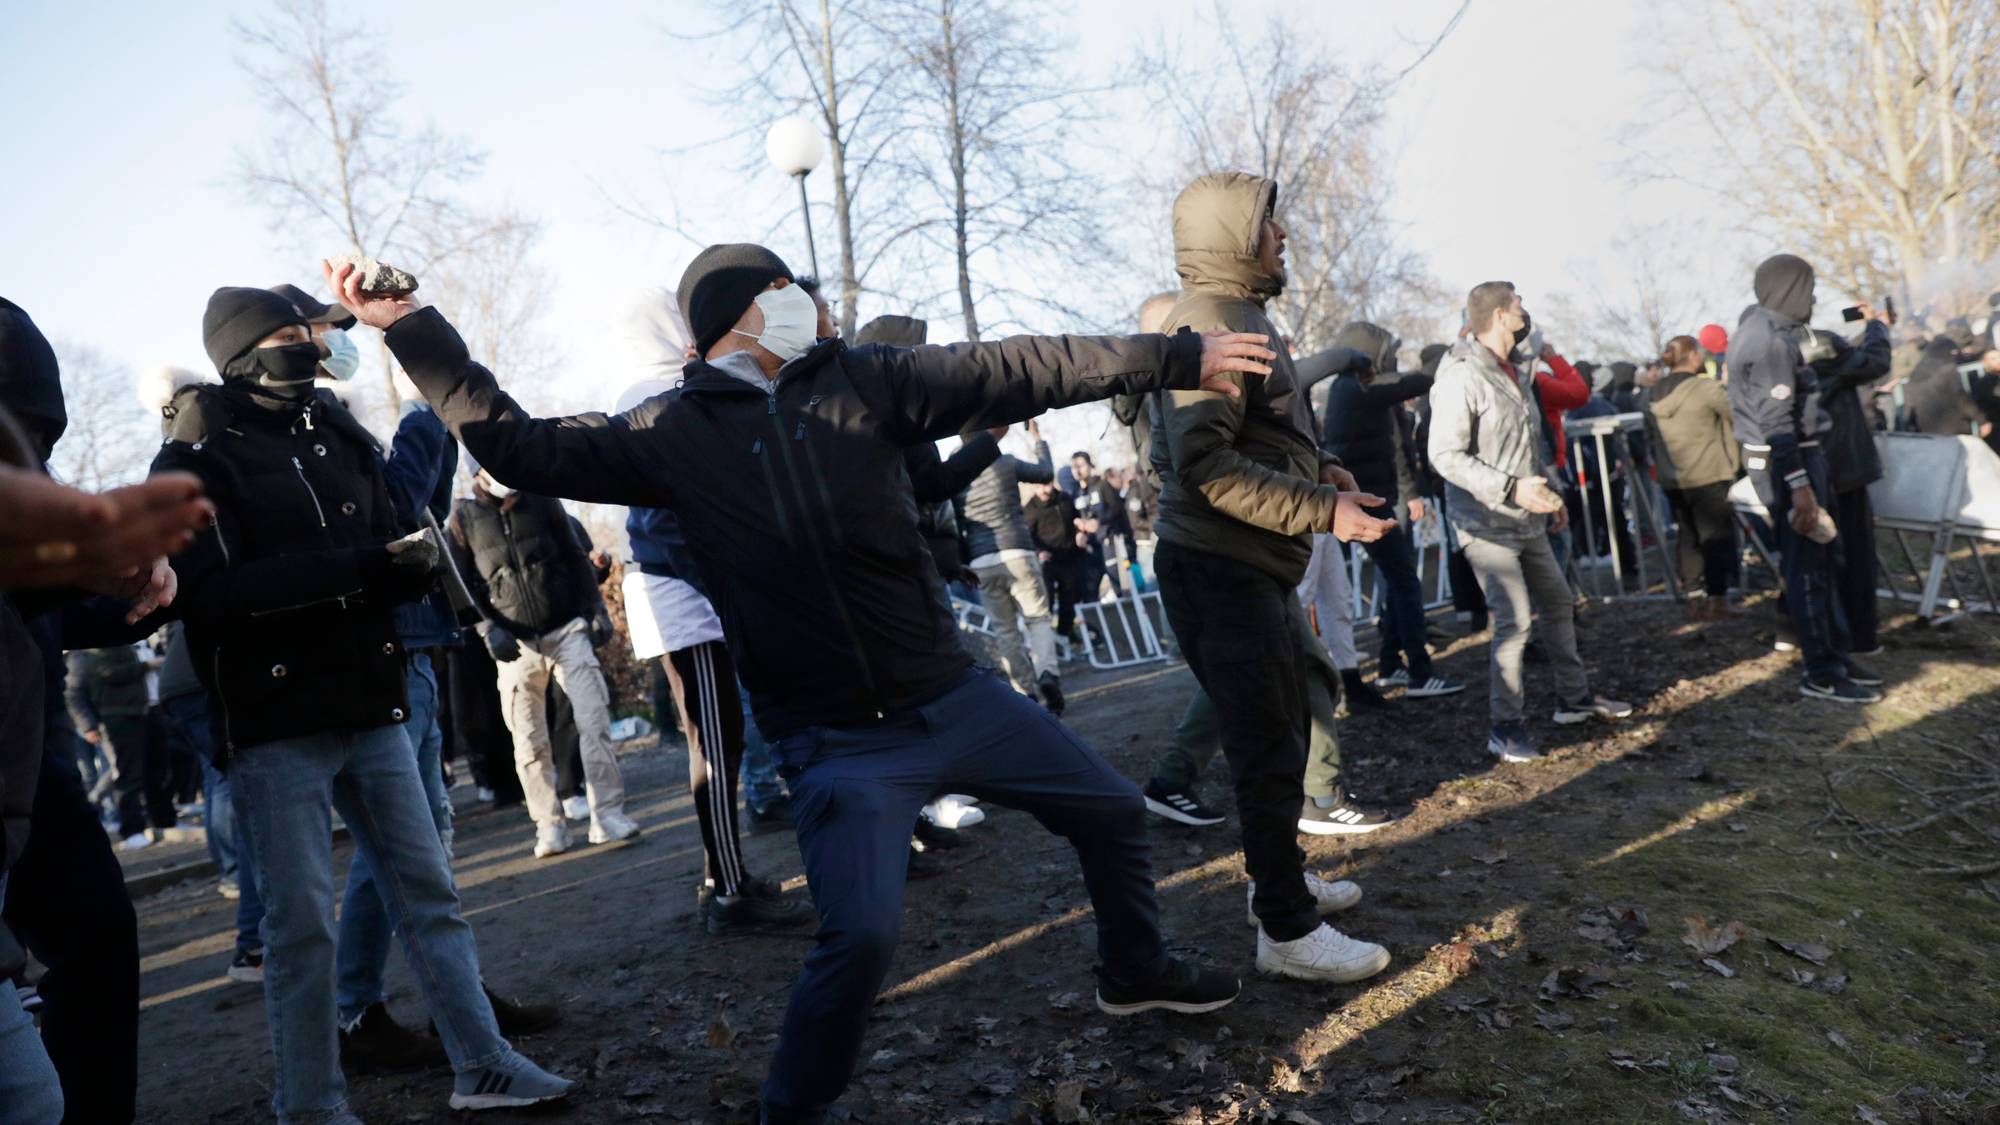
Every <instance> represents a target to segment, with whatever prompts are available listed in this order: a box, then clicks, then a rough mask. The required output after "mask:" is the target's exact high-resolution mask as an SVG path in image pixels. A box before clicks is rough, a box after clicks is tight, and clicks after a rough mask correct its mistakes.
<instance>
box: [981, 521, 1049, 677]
mask: <svg viewBox="0 0 2000 1125" xmlns="http://www.w3.org/2000/svg"><path fill="white" fill-rule="evenodd" d="M977 573H978V575H979V596H980V598H981V600H982V601H984V602H985V604H986V616H987V617H989V618H990V619H992V622H993V631H994V633H996V634H998V635H999V638H1000V639H999V642H998V643H997V644H996V645H995V646H994V647H995V648H997V649H998V650H999V652H1000V663H1001V664H1003V665H1004V666H1005V670H1006V673H1007V682H1009V683H1011V684H1013V685H1014V690H1015V691H1018V692H1020V693H1021V694H1023V695H1028V696H1032V695H1034V694H1035V691H1036V687H1037V684H1036V681H1037V680H1039V679H1040V678H1041V677H1042V674H1043V673H1054V672H1055V670H1056V633H1055V629H1054V628H1053V627H1052V626H1050V624H1049V590H1048V587H1047V586H1045V585H1043V583H1042V564H1041V562H1040V561H1039V560H1037V559H1036V558H1035V557H1034V556H1033V555H1030V556H1028V557H1027V558H1024V559H1003V560H1001V561H1000V562H997V563H995V564H993V565H992V566H982V567H979V568H978V571H977ZM1024 625H1025V627H1026V632H1025V635H1024V633H1023V626H1024Z"/></svg>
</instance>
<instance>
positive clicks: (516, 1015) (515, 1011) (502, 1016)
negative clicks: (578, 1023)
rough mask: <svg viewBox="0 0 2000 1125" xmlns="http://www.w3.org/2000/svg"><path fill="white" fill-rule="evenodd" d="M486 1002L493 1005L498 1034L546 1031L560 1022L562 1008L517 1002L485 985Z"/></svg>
mask: <svg viewBox="0 0 2000 1125" xmlns="http://www.w3.org/2000/svg"><path fill="white" fill-rule="evenodd" d="M485 988H486V1002H487V1003H489V1004H491V1005H493V1022H494V1023H497V1024H499V1025H500V1034H502V1035H505V1036H508V1037H510V1038H511V1037H512V1036H516V1035H533V1034H534V1033H535V1032H537V1031H547V1030H548V1029H550V1028H552V1027H554V1026H555V1025H557V1024H559V1023H561V1022H562V1009H561V1008H558V1007H556V1006H555V1005H554V1004H517V1003H515V1002H514V1001H512V1000H509V999H507V998H506V997H505V996H502V995H500V994H499V993H497V992H495V991H493V988H492V986H490V985H488V986H485Z"/></svg>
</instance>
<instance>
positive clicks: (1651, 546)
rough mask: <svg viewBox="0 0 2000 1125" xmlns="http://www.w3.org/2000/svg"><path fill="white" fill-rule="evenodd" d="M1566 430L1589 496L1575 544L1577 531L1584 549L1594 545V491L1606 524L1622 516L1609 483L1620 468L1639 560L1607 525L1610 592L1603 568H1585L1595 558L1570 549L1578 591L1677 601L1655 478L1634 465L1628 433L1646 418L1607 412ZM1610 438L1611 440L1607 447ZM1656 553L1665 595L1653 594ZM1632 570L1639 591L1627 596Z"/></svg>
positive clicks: (1618, 598) (1573, 580) (1574, 463)
mask: <svg viewBox="0 0 2000 1125" xmlns="http://www.w3.org/2000/svg"><path fill="white" fill-rule="evenodd" d="M1563 429H1564V432H1565V433H1566V434H1567V435H1568V437H1569V458H1570V461H1569V463H1570V466H1571V468H1573V469H1574V470H1576V474H1577V487H1578V488H1580V489H1582V490H1583V491H1584V494H1585V500H1584V503H1583V505H1582V508H1583V513H1582V515H1583V526H1582V527H1581V528H1580V529H1579V528H1578V527H1577V526H1576V525H1575V524H1574V523H1572V524H1571V526H1570V531H1571V533H1572V534H1571V542H1572V543H1575V542H1577V541H1578V540H1577V538H1576V533H1578V532H1579V531H1580V532H1581V535H1582V539H1581V542H1582V543H1584V544H1585V545H1589V544H1593V543H1595V542H1596V539H1597V526H1596V519H1595V518H1594V517H1593V516H1592V515H1591V511H1590V503H1589V491H1590V490H1591V489H1593V488H1595V489H1596V490H1597V496H1598V499H1599V500H1600V501H1602V502H1603V511H1604V518H1605V520H1606V521H1611V520H1616V519H1618V518H1619V515H1620V514H1619V510H1618V506H1617V505H1616V504H1615V503H1613V499H1612V489H1611V483H1612V480H1613V478H1614V477H1616V476H1617V475H1619V473H1620V471H1621V470H1622V472H1623V475H1624V478H1625V503H1626V505H1627V506H1628V508H1629V514H1630V515H1631V517H1632V523H1633V528H1632V530H1633V537H1632V546H1633V551H1632V553H1633V555H1634V556H1635V557H1633V558H1630V559H1628V558H1626V557H1625V552H1624V551H1623V550H1622V549H1621V548H1620V546H1619V542H1618V539H1619V537H1618V534H1617V532H1618V529H1617V528H1616V527H1608V528H1606V533H1605V540H1606V542H1607V544H1608V545H1609V546H1610V548H1611V565H1610V571H1611V573H1610V576H1609V577H1610V589H1609V591H1608V592H1606V590H1605V581H1604V579H1605V577H1606V576H1605V573H1604V569H1603V568H1602V567H1599V566H1597V565H1595V564H1594V563H1593V565H1590V566H1585V565H1583V563H1582V561H1581V560H1582V559H1583V558H1585V557H1593V558H1594V556H1586V555H1585V554H1584V552H1581V551H1577V550H1572V551H1570V558H1569V561H1570V571H1571V576H1570V581H1571V584H1572V585H1574V586H1576V587H1577V589H1578V590H1580V591H1582V592H1584V593H1588V594H1591V595H1592V596H1595V597H1598V598H1600V599H1601V600H1604V601H1621V600H1634V599H1658V598H1665V599H1670V600H1673V601H1679V600H1680V596H1681V587H1680V578H1679V576H1678V575H1677V574H1676V573H1675V569H1674V556H1673V543H1672V541H1671V540H1669V539H1668V538H1667V527H1666V520H1665V519H1664V518H1663V514H1662V513H1661V511H1660V497H1659V493H1658V490H1657V489H1656V488H1655V487H1654V485H1653V478H1652V474H1650V473H1648V472H1646V471H1645V470H1644V469H1643V468H1641V467H1640V466H1639V465H1638V464H1636V463H1635V462H1634V461H1633V460H1632V457H1631V448H1630V436H1629V435H1632V434H1637V433H1644V432H1645V430H1646V416H1645V415H1644V414H1639V413H1630V414H1608V415H1605V416H1603V417H1600V418H1583V419H1578V420H1575V421H1571V422H1566V423H1564V426H1563ZM1607 438H1609V439H1611V440H1610V441H1609V443H1608V444H1607V442H1606V439H1607ZM1586 444H1588V445H1590V446H1591V448H1592V450H1593V451H1594V452H1595V454H1596V457H1595V460H1594V461H1591V462H1588V463H1593V464H1596V465H1597V466H1598V473H1597V479H1596V480H1594V481H1593V480H1590V479H1589V477H1588V474H1587V473H1586V471H1585V465H1586V463H1587V462H1586V458H1585V456H1584V447H1585V446H1586ZM1655 551H1657V552H1658V553H1659V569H1660V579H1661V581H1662V584H1663V585H1664V587H1665V593H1654V592H1653V578H1652V576H1651V575H1650V574H1649V572H1648V569H1647V566H1646V559H1647V556H1648V555H1649V554H1650V553H1652V552H1655ZM1628 570H1629V571H1631V572H1632V574H1633V576H1634V578H1635V584H1636V592H1634V593H1630V594H1628V593H1626V592H1625V575H1626V572H1627V571H1628ZM1586 573H1587V574H1588V575H1589V580H1588V581H1585V578H1584V576H1585V574H1586ZM1586 587H1588V589H1586Z"/></svg>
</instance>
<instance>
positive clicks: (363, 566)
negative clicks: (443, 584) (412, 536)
mask: <svg viewBox="0 0 2000 1125" xmlns="http://www.w3.org/2000/svg"><path fill="white" fill-rule="evenodd" d="M167 415H168V416H167V441H166V444H165V445H164V446H162V447H161V449H160V452H159V455H158V456H156V457H154V458H153V471H155V472H165V471H168V470H178V471H182V472H189V473H193V474H194V475H195V476H196V477H198V478H200V480H201V483H202V487H203V488H204V489H205V490H206V491H207V493H208V495H209V497H210V498H211V499H213V500H214V502H215V509H216V515H215V524H214V526H212V527H210V528H209V529H208V530H206V531H204V532H202V533H201V534H199V535H197V536H195V540H194V543H193V545H192V546H190V547H189V548H188V549H187V550H186V551H185V552H183V553H182V554H180V555H177V556H175V558H174V570H175V571H176V572H178V574H179V575H180V597H179V599H178V600H177V601H176V602H175V603H174V610H175V611H176V612H177V613H178V615H179V616H180V617H181V619H182V620H184V621H186V622H187V639H188V648H189V654H190V656H191V657H192V658H193V660H194V666H195V672H196V674H197V675H199V676H200V677H201V681H202V684H203V685H204V686H206V687H207V688H208V689H209V692H210V694H211V697H212V701H213V703H214V704H215V706H216V715H215V718H216V723H217V725H218V726H219V727H220V731H219V734H218V739H217V741H218V743H219V744H220V745H221V747H222V748H223V750H224V751H225V752H241V751H242V750H244V749H245V748H246V747H254V746H255V745H256V744H258V743H260V742H269V741H272V740H273V739H279V738H286V737H291V736H295V735H305V734H315V733H320V732H324V731H342V730H367V729H371V728H374V727H379V726H385V725H387V724H390V723H400V722H402V721H403V720H404V717H405V716H406V715H407V714H408V711H409V703H408V700H407V698H406V696H405V694H404V688H403V649H402V645H401V644H400V643H398V641H397V640H396V630H395V626H394V623H393V621H392V618H391V611H392V610H393V609H394V607H395V606H396V605H397V603H399V602H404V601H408V600H409V599H411V598H413V597H415V596H417V595H419V594H421V593H422V592H423V591H425V590H427V589H429V588H430V585H431V582H432V576H431V575H430V574H429V573H427V572H422V571H417V570H413V569H409V568H403V567H397V566H395V565H394V564H393V562H392V558H391V556H390V554H389V552H388V551H387V550H386V544H387V543H388V541H390V540H392V539H395V538H397V537H398V536H399V535H400V534H401V532H400V530H399V528H398V524H397V519H396V512H395V509H394V507H393V505H392V504H391V503H390V500H389V493H388V490H387V488H385V487H384V485H383V483H382V473H381V469H380V468H379V467H378V466H379V462H378V460H377V458H376V456H375V449H374V444H373V442H372V440H371V439H370V437H369V435H368V432H367V431H366V430H364V429H362V428H361V424H360V423H358V422H356V421H355V420H354V418H353V417H352V416H351V415H349V414H348V413H347V411H346V410H345V409H344V408H342V407H341V405H340V404H339V403H338V402H335V401H334V399H333V396H332V395H330V394H328V393H327V392H325V391H319V392H317V393H316V394H315V395H314V397H312V398H310V399H307V400H306V401H305V402H303V403H286V402H281V401H278V400H274V399H272V398H270V397H267V396H264V395H261V394H256V393H254V392H252V391H249V390H247V389H245V388H242V387H239V386H233V385H225V386H221V387H218V386H215V385H213V384H198V385H195V386H191V387H187V388H184V389H183V390H182V391H181V392H180V393H179V394H177V395H175V396H174V398H173V401H172V403H170V404H169V405H168V407H167Z"/></svg>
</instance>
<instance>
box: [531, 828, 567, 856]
mask: <svg viewBox="0 0 2000 1125" xmlns="http://www.w3.org/2000/svg"><path fill="white" fill-rule="evenodd" d="M568 850H569V825H567V824H563V823H560V822H557V823H555V824H543V825H538V826H536V828H535V858H536V859H547V858H548V857H550V856H552V855H561V854H562V853H564V852H566V851H568Z"/></svg>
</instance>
